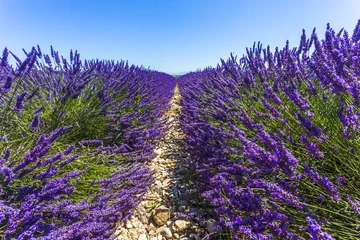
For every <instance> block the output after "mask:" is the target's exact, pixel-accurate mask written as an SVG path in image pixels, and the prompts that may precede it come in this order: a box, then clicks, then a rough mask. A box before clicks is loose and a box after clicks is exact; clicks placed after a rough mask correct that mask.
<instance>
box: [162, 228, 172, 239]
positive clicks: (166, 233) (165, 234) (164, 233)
mask: <svg viewBox="0 0 360 240" xmlns="http://www.w3.org/2000/svg"><path fill="white" fill-rule="evenodd" d="M160 234H161V235H162V236H163V237H166V238H171V237H172V233H171V230H170V228H163V229H162V230H161V232H160Z"/></svg>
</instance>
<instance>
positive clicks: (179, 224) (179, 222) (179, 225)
mask: <svg viewBox="0 0 360 240" xmlns="http://www.w3.org/2000/svg"><path fill="white" fill-rule="evenodd" d="M189 224H190V222H188V221H185V220H176V221H175V223H174V226H175V228H176V229H177V230H178V231H182V230H184V229H185V228H186V227H187V226H188V225H189Z"/></svg>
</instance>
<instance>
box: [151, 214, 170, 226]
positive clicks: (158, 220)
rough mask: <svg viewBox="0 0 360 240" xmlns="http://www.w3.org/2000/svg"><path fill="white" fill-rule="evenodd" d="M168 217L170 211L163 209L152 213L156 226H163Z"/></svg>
mask: <svg viewBox="0 0 360 240" xmlns="http://www.w3.org/2000/svg"><path fill="white" fill-rule="evenodd" d="M169 218H170V212H169V211H164V212H158V213H156V214H155V215H154V217H153V219H154V222H155V224H156V225H157V226H159V227H160V226H163V225H164V224H165V223H166V222H167V220H169Z"/></svg>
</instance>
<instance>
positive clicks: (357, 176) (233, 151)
mask: <svg viewBox="0 0 360 240" xmlns="http://www.w3.org/2000/svg"><path fill="white" fill-rule="evenodd" d="M179 84H180V87H181V94H182V97H183V99H182V105H183V114H182V116H181V122H182V125H183V129H184V132H185V134H186V135H187V138H186V145H187V147H188V149H189V151H190V153H191V155H192V158H191V160H190V161H189V164H190V165H191V166H192V169H193V170H194V172H195V174H194V175H195V176H196V180H197V186H198V187H199V191H200V193H201V196H202V197H203V198H204V199H205V200H206V201H207V203H208V207H209V208H211V209H213V211H212V212H213V216H212V217H213V218H215V219H216V220H217V226H216V227H217V234H215V235H211V236H212V237H214V238H215V239H220V238H224V239H244V238H245V239H309V238H311V239H358V238H360V231H359V230H360V229H359V227H360V191H359V189H360V172H359V169H360V147H359V144H358V142H359V140H360V133H359V127H360V122H359V116H360V112H359V110H360V108H359V107H360V102H359V96H360V95H359V93H360V92H359V91H360V21H359V22H358V24H357V25H356V28H355V30H354V32H353V34H352V36H351V35H349V33H348V32H347V31H345V30H341V31H340V32H338V33H336V32H335V31H334V30H333V29H332V28H330V26H329V25H328V27H327V30H326V35H325V38H324V39H323V40H319V38H318V36H317V34H316V32H315V30H314V31H313V33H312V35H311V37H310V38H307V37H306V35H305V31H304V32H303V34H302V36H301V41H300V46H299V47H298V48H294V49H290V48H289V44H288V43H287V44H286V46H285V47H284V48H283V49H279V48H276V49H275V52H274V53H273V52H271V51H270V48H269V47H268V48H266V49H262V46H261V45H260V44H258V45H257V46H256V45H254V46H253V48H252V49H247V55H246V56H244V57H243V58H241V59H240V60H239V61H237V60H236V58H234V57H233V56H231V58H230V59H229V60H228V61H226V62H225V61H222V64H221V65H218V66H217V67H216V68H208V69H205V70H203V71H199V72H193V73H189V74H187V75H184V76H182V77H181V78H180V79H179Z"/></svg>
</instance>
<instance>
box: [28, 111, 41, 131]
mask: <svg viewBox="0 0 360 240" xmlns="http://www.w3.org/2000/svg"><path fill="white" fill-rule="evenodd" d="M39 125H40V117H39V115H38V114H35V115H34V118H33V119H32V121H31V123H30V125H29V127H30V128H32V129H33V130H35V129H36V128H38V127H39Z"/></svg>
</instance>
